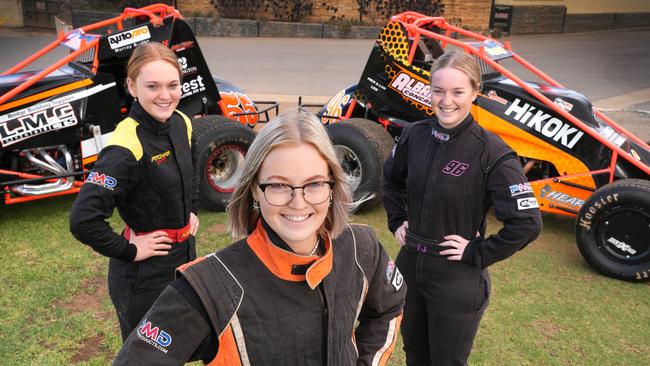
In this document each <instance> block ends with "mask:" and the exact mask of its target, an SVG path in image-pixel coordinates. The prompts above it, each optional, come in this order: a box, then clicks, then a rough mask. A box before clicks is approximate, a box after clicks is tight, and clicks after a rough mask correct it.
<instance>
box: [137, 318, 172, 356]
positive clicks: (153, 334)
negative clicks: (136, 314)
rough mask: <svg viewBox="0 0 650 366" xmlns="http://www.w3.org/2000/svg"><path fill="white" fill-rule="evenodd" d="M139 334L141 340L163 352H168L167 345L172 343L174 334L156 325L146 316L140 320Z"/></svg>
mask: <svg viewBox="0 0 650 366" xmlns="http://www.w3.org/2000/svg"><path fill="white" fill-rule="evenodd" d="M137 335H138V338H140V340H142V341H143V342H145V343H148V344H150V345H151V346H153V347H154V348H156V349H157V350H159V351H161V352H163V353H167V351H168V350H167V347H169V345H170V344H172V336H171V335H170V334H169V333H167V332H165V331H164V330H162V329H160V328H159V327H154V326H153V324H152V323H151V322H150V321H147V319H146V318H145V319H142V322H140V325H139V326H138V331H137Z"/></svg>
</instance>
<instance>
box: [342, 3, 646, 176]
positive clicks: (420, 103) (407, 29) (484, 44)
mask: <svg viewBox="0 0 650 366" xmlns="http://www.w3.org/2000/svg"><path fill="white" fill-rule="evenodd" d="M458 38H462V40H460V39H458ZM377 44H381V45H382V47H377V46H375V48H373V53H372V54H371V55H370V57H369V60H368V63H367V65H366V69H365V70H364V72H363V75H362V77H361V79H360V81H359V90H358V91H356V94H355V96H356V99H359V102H360V103H358V104H357V105H358V106H363V105H366V104H370V106H371V107H372V105H373V103H374V104H378V105H380V106H381V105H390V103H391V102H390V101H391V100H395V98H398V99H399V98H402V99H403V100H404V102H403V103H392V105H391V107H393V108H394V109H395V112H397V115H402V116H411V117H414V116H418V117H420V118H421V116H422V115H431V114H432V113H433V112H432V110H431V108H430V105H429V100H428V91H427V90H428V86H427V85H428V77H429V71H428V68H429V67H430V65H431V61H433V60H434V59H435V58H437V57H438V56H439V55H440V54H442V52H444V50H445V49H447V48H448V46H450V45H452V46H455V47H458V48H460V49H461V50H463V51H464V52H466V53H468V54H471V55H473V56H475V57H476V58H477V61H478V63H479V66H480V68H481V71H482V73H483V75H484V76H485V78H486V79H487V78H490V77H494V76H499V75H501V76H503V77H505V78H507V79H509V80H511V81H512V82H513V83H514V84H516V85H517V86H518V87H520V88H521V89H523V90H524V91H525V92H526V93H528V94H529V95H530V96H531V97H532V98H535V99H537V100H538V101H539V102H540V103H541V104H543V105H544V106H545V107H546V108H548V109H549V110H550V111H552V113H554V114H556V115H558V116H561V117H562V118H563V119H564V120H565V121H567V122H569V123H571V124H572V125H573V126H574V127H575V128H576V129H577V130H579V132H578V133H582V134H586V135H588V136H590V137H592V138H593V139H595V140H596V141H598V142H599V143H600V144H602V145H603V146H605V147H607V148H608V149H610V150H611V154H612V155H611V161H610V164H609V167H607V168H605V169H597V170H592V171H590V172H584V173H577V174H575V176H573V175H567V176H563V178H577V177H578V176H583V175H584V176H585V177H586V176H597V175H605V174H607V175H608V178H609V179H608V180H609V182H611V181H613V180H614V173H615V170H616V167H617V160H618V158H619V157H620V158H623V159H624V160H625V161H627V162H629V163H630V164H632V165H633V166H635V167H636V168H638V169H639V170H640V171H641V172H643V173H645V174H647V175H648V176H650V166H648V164H647V163H644V161H642V160H643V159H640V158H639V157H638V156H634V155H632V154H631V152H632V153H635V151H634V150H630V149H623V148H622V147H621V146H620V145H617V144H616V143H613V142H612V138H607V136H604V133H599V131H597V130H595V129H594V128H592V127H591V126H589V125H588V124H587V123H585V122H584V121H582V120H580V119H579V118H577V117H576V116H575V115H573V114H571V113H569V111H568V109H569V108H563V107H562V105H561V102H562V101H561V100H559V101H558V100H556V101H553V100H551V99H549V97H547V96H546V95H544V94H543V92H542V91H543V90H541V89H543V88H540V87H539V84H535V83H530V82H526V81H524V80H522V79H521V78H520V77H518V76H517V75H515V74H514V73H513V72H511V71H510V70H508V69H507V68H505V67H504V66H502V65H501V64H500V63H499V61H501V60H504V59H512V60H514V61H516V62H517V63H518V64H519V65H521V66H522V67H524V68H525V69H527V70H529V71H530V72H532V73H533V74H534V75H536V76H537V77H539V78H540V79H541V80H542V81H543V82H544V83H546V84H548V86H549V87H554V88H558V89H560V88H561V89H564V87H563V86H562V85H561V84H560V83H559V82H557V81H556V80H554V79H553V78H551V77H550V76H548V75H546V74H545V73H543V72H542V71H541V70H539V69H537V68H536V67H535V66H533V65H532V64H531V63H529V62H528V61H526V60H525V59H524V58H523V57H521V56H519V55H518V54H517V53H516V52H515V51H514V50H513V49H512V47H511V45H510V43H509V42H504V43H503V44H502V43H500V42H498V41H497V40H494V39H492V38H489V37H486V36H482V35H480V34H477V33H474V32H471V31H468V30H465V29H462V28H459V27H456V26H454V25H451V24H448V23H447V22H446V21H445V19H444V18H441V17H429V16H425V15H422V14H419V13H416V12H405V13H401V14H398V15H395V16H393V17H392V18H391V20H390V21H389V23H388V25H387V26H386V27H385V28H384V30H383V31H382V33H381V34H380V35H379V38H378V40H377ZM402 73H404V74H405V75H407V76H410V78H409V77H407V76H404V77H403V80H402V79H400V80H397V79H399V77H400V76H401V74H402ZM377 75H381V77H380V78H379V79H377ZM382 78H387V80H383V79H382ZM407 79H408V80H407ZM420 84H421V85H420ZM536 86H537V87H536ZM402 87H405V88H402ZM544 87H546V86H544ZM397 89H400V90H399V91H400V93H399V95H397V93H396V92H397ZM406 89H408V93H410V94H407V95H405V94H404V91H405V90H406ZM333 99H334V98H333ZM522 103H523V102H522ZM351 107H353V106H351ZM366 108H369V107H368V106H367V105H366ZM351 109H353V108H350V107H348V108H347V110H344V111H343V114H338V115H339V116H341V119H346V117H345V116H348V115H351V113H352V111H351ZM590 112H591V111H590ZM593 114H594V116H596V117H597V118H600V119H601V120H602V121H605V122H606V123H607V124H608V125H609V126H611V127H612V128H613V130H614V131H612V132H615V133H614V135H616V136H622V137H624V138H626V139H628V140H629V141H631V142H633V143H634V144H635V145H636V149H637V150H645V151H650V147H649V146H648V145H647V144H646V143H645V142H644V141H642V140H641V139H639V138H638V137H637V136H635V135H634V134H632V133H631V132H629V131H627V130H626V129H625V128H623V127H621V126H620V125H618V124H617V123H615V122H614V121H612V120H611V119H610V118H608V117H607V116H605V115H604V114H603V113H602V112H600V111H598V110H594V111H593ZM418 119H419V118H418ZM379 122H381V123H382V124H384V126H385V127H386V128H390V126H388V125H389V123H390V122H389V121H388V120H384V119H383V118H379ZM479 122H480V121H479ZM610 135H611V134H610Z"/></svg>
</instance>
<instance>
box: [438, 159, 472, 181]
mask: <svg viewBox="0 0 650 366" xmlns="http://www.w3.org/2000/svg"><path fill="white" fill-rule="evenodd" d="M467 169H469V164H467V163H461V162H460V161H456V160H452V161H450V162H449V163H447V165H445V167H444V168H442V172H443V173H445V174H449V175H453V176H454V177H459V176H461V175H463V173H465V171H466V170H467Z"/></svg>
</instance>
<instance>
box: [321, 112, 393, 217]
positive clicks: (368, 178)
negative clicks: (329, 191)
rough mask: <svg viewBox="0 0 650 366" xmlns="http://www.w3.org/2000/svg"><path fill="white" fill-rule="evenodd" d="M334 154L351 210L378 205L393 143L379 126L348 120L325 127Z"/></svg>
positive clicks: (368, 121) (360, 120) (357, 119)
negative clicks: (352, 204)
mask: <svg viewBox="0 0 650 366" xmlns="http://www.w3.org/2000/svg"><path fill="white" fill-rule="evenodd" d="M327 132H328V134H329V136H330V139H331V140H332V143H333V145H334V151H335V152H336V157H337V158H338V160H339V162H340V163H341V166H342V167H343V171H344V172H345V175H346V177H347V180H348V183H349V184H350V187H351V189H352V192H353V201H354V202H355V203H358V205H357V206H355V207H354V209H355V210H366V209H369V208H372V207H374V206H376V205H378V204H379V203H381V201H382V197H383V195H382V190H383V180H384V175H383V169H384V161H386V158H388V155H389V154H390V153H391V150H392V148H393V144H394V141H393V139H392V138H391V136H390V134H389V133H388V132H386V131H385V130H384V129H383V128H382V126H381V125H380V124H378V123H375V122H373V121H370V120H367V119H363V118H350V119H348V120H346V121H344V122H341V123H333V124H329V125H328V126H327Z"/></svg>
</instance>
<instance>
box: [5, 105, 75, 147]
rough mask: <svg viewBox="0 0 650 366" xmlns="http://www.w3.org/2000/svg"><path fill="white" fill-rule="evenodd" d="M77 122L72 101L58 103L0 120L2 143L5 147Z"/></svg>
mask: <svg viewBox="0 0 650 366" xmlns="http://www.w3.org/2000/svg"><path fill="white" fill-rule="evenodd" d="M77 122H78V121H77V117H76V116H75V114H74V108H72V106H71V105H70V103H66V104H63V105H57V106H55V107H52V108H50V109H43V110H40V111H38V112H35V113H32V114H28V115H23V116H21V117H18V118H16V119H14V120H10V121H6V122H0V143H1V144H2V146H3V147H4V146H9V145H12V144H15V143H17V142H20V141H23V140H25V139H28V138H30V137H34V136H37V135H40V134H43V133H47V132H50V131H54V130H60V129H63V128H66V127H70V126H74V125H76V124H77Z"/></svg>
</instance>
